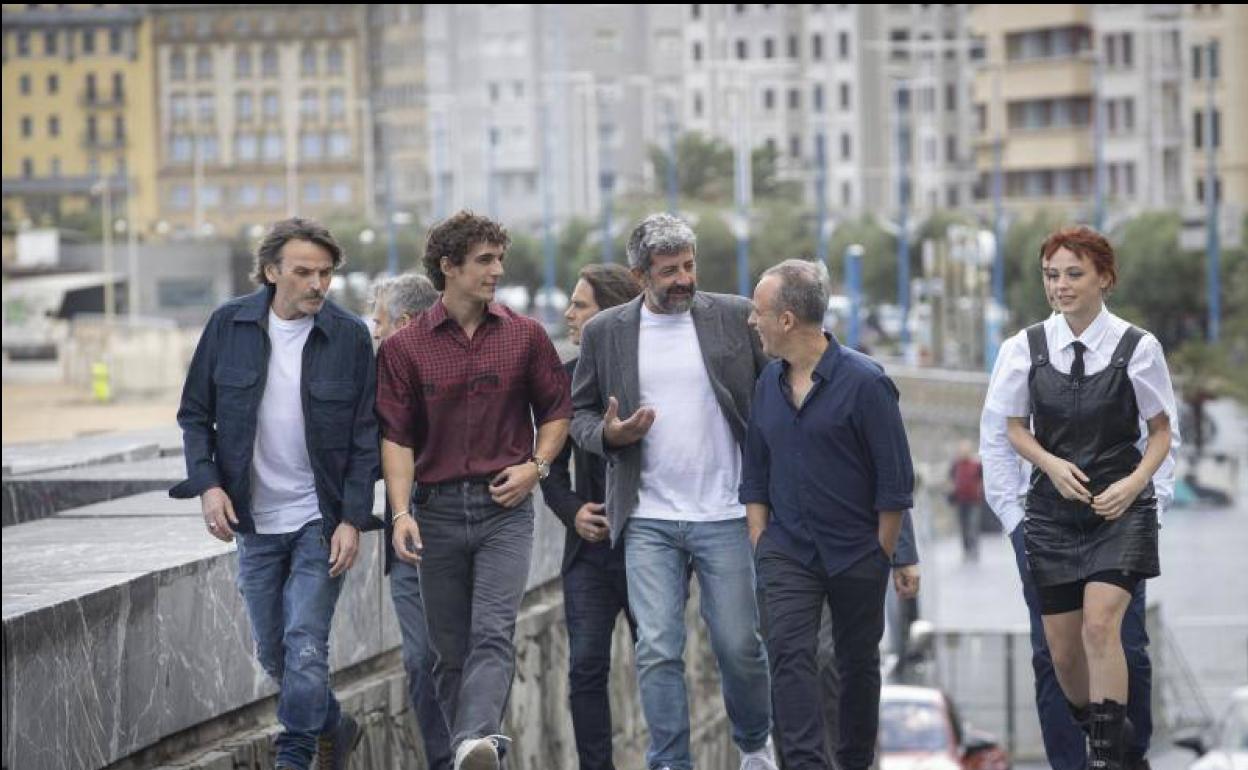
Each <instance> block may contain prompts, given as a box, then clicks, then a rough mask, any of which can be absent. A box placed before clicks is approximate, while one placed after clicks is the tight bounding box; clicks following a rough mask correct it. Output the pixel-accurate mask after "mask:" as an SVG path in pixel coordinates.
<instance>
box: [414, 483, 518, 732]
mask: <svg viewBox="0 0 1248 770" xmlns="http://www.w3.org/2000/svg"><path fill="white" fill-rule="evenodd" d="M417 501H418V505H417V509H416V519H417V521H418V522H419V524H420V536H421V540H422V542H423V543H424V552H423V557H422V559H421V563H420V583H421V589H422V596H423V598H424V600H425V620H426V623H427V625H428V628H429V641H430V642H431V643H432V644H433V649H434V651H435V652H436V653H437V656H438V657H437V662H436V663H435V664H434V668H433V672H434V676H435V677H436V678H437V681H438V699H439V701H440V702H441V703H442V707H443V709H444V710H445V711H446V721H447V725H448V726H449V727H450V730H451V746H452V748H454V747H456V746H458V745H459V744H460V743H461V742H462V741H465V740H467V739H469V738H481V737H484V736H488V735H495V734H497V733H498V732H499V728H500V725H501V724H502V721H503V714H504V712H505V711H506V709H507V700H508V697H509V696H510V695H511V679H512V675H513V674H514V673H515V667H516V648H515V642H514V637H515V631H516V615H517V614H519V611H520V600H521V599H522V598H523V596H524V587H525V582H526V581H527V579H528V574H529V562H530V559H531V556H532V551H533V499H532V498H531V497H530V498H528V499H526V500H525V501H524V502H523V503H521V504H520V505H518V506H516V507H515V508H503V507H502V506H500V505H498V504H497V503H495V502H494V501H493V500H492V499H491V498H490V492H489V488H488V487H487V486H486V485H485V484H482V483H478V482H462V483H458V484H439V485H436V486H432V487H428V488H424V489H418V491H417Z"/></svg>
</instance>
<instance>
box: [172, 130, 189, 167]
mask: <svg viewBox="0 0 1248 770" xmlns="http://www.w3.org/2000/svg"><path fill="white" fill-rule="evenodd" d="M191 143H192V140H191V136H190V134H177V135H175V136H174V137H173V138H172V139H170V140H169V160H171V161H172V162H174V163H190V162H191V158H192V157H193V156H194V153H195V148H194V147H193V146H192V144H191Z"/></svg>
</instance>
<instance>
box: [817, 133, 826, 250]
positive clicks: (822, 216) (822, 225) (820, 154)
mask: <svg viewBox="0 0 1248 770" xmlns="http://www.w3.org/2000/svg"><path fill="white" fill-rule="evenodd" d="M827 186H828V156H827V149H826V148H825V147H824V135H823V132H822V131H820V132H819V133H817V134H815V227H816V228H818V229H817V230H816V231H815V238H816V240H815V259H817V260H819V262H820V263H821V264H823V265H824V266H825V267H826V266H827V264H828V227H827V225H828V191H827Z"/></svg>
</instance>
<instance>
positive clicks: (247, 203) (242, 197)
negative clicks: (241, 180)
mask: <svg viewBox="0 0 1248 770" xmlns="http://www.w3.org/2000/svg"><path fill="white" fill-rule="evenodd" d="M235 199H236V200H237V201H238V204H239V206H241V207H242V208H251V207H253V206H258V205H259V204H260V189H259V188H258V187H256V186H255V185H254V184H251V183H247V184H241V185H239V186H238V192H237V193H235Z"/></svg>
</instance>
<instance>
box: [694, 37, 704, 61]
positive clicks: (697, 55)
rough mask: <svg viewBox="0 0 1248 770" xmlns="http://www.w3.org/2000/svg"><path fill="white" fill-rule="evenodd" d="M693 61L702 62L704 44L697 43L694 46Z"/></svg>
mask: <svg viewBox="0 0 1248 770" xmlns="http://www.w3.org/2000/svg"><path fill="white" fill-rule="evenodd" d="M693 60H694V61H702V44H701V43H700V42H697V41H694V44H693Z"/></svg>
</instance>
